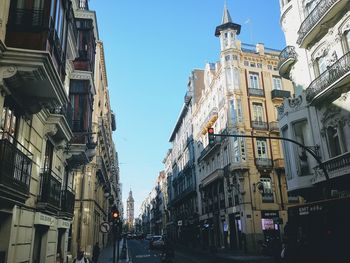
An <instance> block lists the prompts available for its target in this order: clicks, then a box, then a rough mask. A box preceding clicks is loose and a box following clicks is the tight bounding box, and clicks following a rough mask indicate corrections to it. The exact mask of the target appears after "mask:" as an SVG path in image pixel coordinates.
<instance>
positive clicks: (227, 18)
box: [221, 0, 232, 25]
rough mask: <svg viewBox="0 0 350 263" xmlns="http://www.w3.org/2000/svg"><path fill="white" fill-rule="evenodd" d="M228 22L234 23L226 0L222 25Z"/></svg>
mask: <svg viewBox="0 0 350 263" xmlns="http://www.w3.org/2000/svg"><path fill="white" fill-rule="evenodd" d="M226 23H232V19H231V15H230V12H229V11H228V8H227V0H225V4H224V14H223V15H222V19H221V24H222V25H223V24H226Z"/></svg>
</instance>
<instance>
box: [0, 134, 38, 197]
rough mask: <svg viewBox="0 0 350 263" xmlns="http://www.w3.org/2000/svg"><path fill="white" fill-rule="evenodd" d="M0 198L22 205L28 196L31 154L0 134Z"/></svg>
mask: <svg viewBox="0 0 350 263" xmlns="http://www.w3.org/2000/svg"><path fill="white" fill-rule="evenodd" d="M0 136H1V138H2V139H0V167H1V169H0V197H4V198H5V199H6V200H7V202H8V200H14V201H15V202H16V201H17V202H21V203H24V202H25V200H26V199H27V198H28V196H29V184H30V178H31V173H32V160H31V159H30V158H29V157H30V156H32V154H31V153H30V152H29V151H28V150H27V149H26V148H25V147H24V146H23V145H21V144H20V143H19V142H17V141H16V140H15V139H14V138H13V137H11V136H10V135H9V134H6V133H3V134H0Z"/></svg>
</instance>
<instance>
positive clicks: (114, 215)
mask: <svg viewBox="0 0 350 263" xmlns="http://www.w3.org/2000/svg"><path fill="white" fill-rule="evenodd" d="M111 216H112V221H113V222H117V221H118V220H119V211H118V210H112V214H111Z"/></svg>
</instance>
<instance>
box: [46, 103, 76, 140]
mask: <svg viewBox="0 0 350 263" xmlns="http://www.w3.org/2000/svg"><path fill="white" fill-rule="evenodd" d="M70 118H71V106H70V104H69V105H68V106H66V107H62V108H59V109H55V110H51V111H50V115H49V117H48V118H47V120H46V123H45V132H46V133H49V134H50V136H51V138H52V139H53V140H54V141H56V142H57V143H61V142H62V141H65V142H69V141H70V140H71V139H72V138H73V132H72V130H71V124H72V121H71V120H70Z"/></svg>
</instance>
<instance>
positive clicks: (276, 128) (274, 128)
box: [269, 121, 280, 132]
mask: <svg viewBox="0 0 350 263" xmlns="http://www.w3.org/2000/svg"><path fill="white" fill-rule="evenodd" d="M269 130H270V131H277V132H279V130H280V128H279V125H278V122H277V121H271V122H270V123H269Z"/></svg>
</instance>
